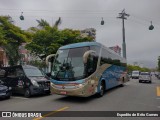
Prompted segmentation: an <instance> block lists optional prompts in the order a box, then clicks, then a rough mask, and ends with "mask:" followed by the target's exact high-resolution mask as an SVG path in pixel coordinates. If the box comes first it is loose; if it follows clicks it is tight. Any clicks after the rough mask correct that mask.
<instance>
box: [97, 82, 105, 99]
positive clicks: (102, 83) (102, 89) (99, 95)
mask: <svg viewBox="0 0 160 120" xmlns="http://www.w3.org/2000/svg"><path fill="white" fill-rule="evenodd" d="M99 89H100V92H99V93H98V97H102V96H103V95H104V92H105V83H104V82H103V81H101V84H100V86H99Z"/></svg>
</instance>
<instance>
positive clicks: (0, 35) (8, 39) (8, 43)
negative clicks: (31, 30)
mask: <svg viewBox="0 0 160 120" xmlns="http://www.w3.org/2000/svg"><path fill="white" fill-rule="evenodd" d="M12 23H13V20H12V18H11V17H9V16H0V45H1V46H2V47H3V48H4V49H5V51H6V54H7V56H8V58H9V64H10V65H15V64H17V63H18V61H19V58H20V57H19V56H20V55H19V52H18V48H19V46H20V45H21V43H23V42H26V41H28V40H29V38H31V37H30V35H29V34H28V33H26V32H24V31H22V30H21V29H20V28H19V27H17V26H15V25H13V24H12Z"/></svg>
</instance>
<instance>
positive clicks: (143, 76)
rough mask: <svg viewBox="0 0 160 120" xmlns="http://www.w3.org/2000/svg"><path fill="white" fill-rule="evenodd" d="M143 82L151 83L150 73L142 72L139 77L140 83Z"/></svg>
mask: <svg viewBox="0 0 160 120" xmlns="http://www.w3.org/2000/svg"><path fill="white" fill-rule="evenodd" d="M141 82H148V83H151V82H152V79H151V74H150V73H149V72H141V73H140V76H139V83H141Z"/></svg>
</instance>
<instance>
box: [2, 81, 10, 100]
mask: <svg viewBox="0 0 160 120" xmlns="http://www.w3.org/2000/svg"><path fill="white" fill-rule="evenodd" d="M10 96H11V87H8V86H6V85H4V82H3V81H2V80H0V98H10Z"/></svg>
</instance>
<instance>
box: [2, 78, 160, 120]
mask: <svg viewBox="0 0 160 120" xmlns="http://www.w3.org/2000/svg"><path fill="white" fill-rule="evenodd" d="M159 87H160V80H157V79H156V78H155V77H154V76H153V77H152V84H148V83H139V82H138V80H136V79H130V81H129V82H127V83H126V84H125V86H124V87H116V88H114V89H111V90H108V91H106V93H105V95H104V96H103V97H101V98H97V97H96V96H91V97H89V98H79V97H66V96H61V95H55V94H53V95H49V96H34V97H31V98H24V97H23V96H12V97H11V99H8V100H1V101H0V111H48V113H47V114H46V116H45V117H44V118H42V120H43V119H47V120H50V119H52V120H69V119H70V120H72V119H73V120H75V119H76V120H81V119H85V120H97V119H98V120H107V119H114V120H119V119H122V118H120V117H111V118H110V117H85V118H84V117H83V118H82V117H76V118H75V117H47V116H49V115H52V116H54V115H55V116H56V114H58V112H59V113H60V112H62V111H86V112H87V111H160V96H159V92H160V91H158V88H159ZM55 111H57V112H55ZM0 119H2V118H0ZM3 119H4V118H3ZM5 119H6V120H9V118H5ZM5 119H4V120H5ZM15 119H16V120H18V119H17V118H15ZM19 119H22V118H19ZM26 119H27V118H26ZM29 119H31V118H29ZM32 119H33V120H39V119H34V118H32ZM40 119H41V118H40ZM124 119H126V120H128V119H129V120H130V119H131V120H132V119H136V120H146V119H148V120H151V119H152V120H159V117H153V118H151V117H150V118H149V117H148V118H145V117H137V118H134V117H128V118H123V120H124Z"/></svg>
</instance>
